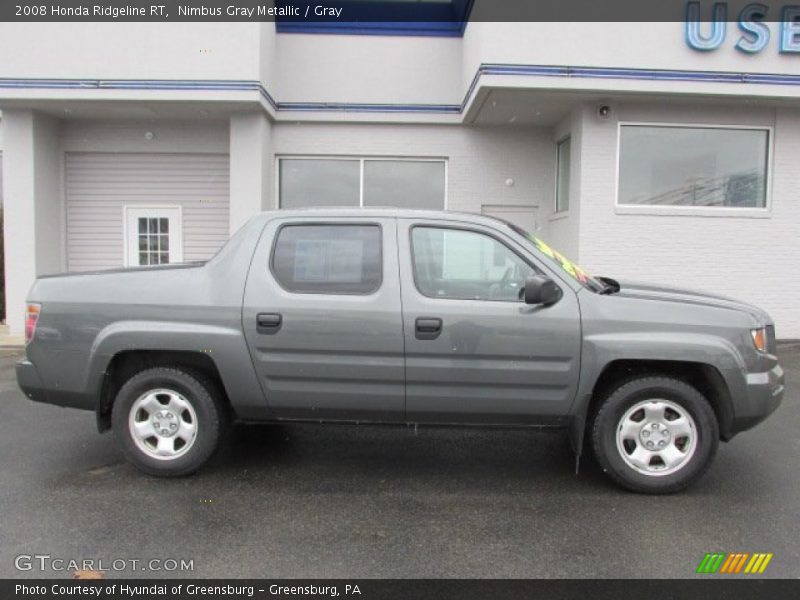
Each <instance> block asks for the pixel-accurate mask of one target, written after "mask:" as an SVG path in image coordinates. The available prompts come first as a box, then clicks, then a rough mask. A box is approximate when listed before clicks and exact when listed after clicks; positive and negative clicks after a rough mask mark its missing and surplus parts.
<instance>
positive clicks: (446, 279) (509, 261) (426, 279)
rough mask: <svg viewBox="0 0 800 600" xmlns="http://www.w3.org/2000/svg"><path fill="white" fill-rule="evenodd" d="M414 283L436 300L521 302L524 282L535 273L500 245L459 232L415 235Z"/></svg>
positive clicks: (417, 232)
mask: <svg viewBox="0 0 800 600" xmlns="http://www.w3.org/2000/svg"><path fill="white" fill-rule="evenodd" d="M411 237H412V245H413V252H414V279H415V281H416V284H417V288H418V289H419V291H420V292H421V293H422V294H424V295H425V296H430V297H434V298H457V299H463V300H504V301H513V302H518V301H519V290H520V288H522V287H523V286H524V285H525V280H526V279H527V278H528V277H530V276H531V275H533V274H535V273H536V270H535V269H534V268H533V267H531V266H530V265H528V263H526V262H525V261H524V260H523V259H522V258H520V257H519V256H518V255H517V254H516V253H515V252H513V251H512V250H510V249H509V248H508V247H507V246H506V245H505V244H503V243H501V242H499V241H498V240H496V239H494V238H492V237H490V236H488V235H484V234H482V233H477V232H474V231H464V230H459V229H437V228H434V227H415V228H414V229H413V230H412V234H411Z"/></svg>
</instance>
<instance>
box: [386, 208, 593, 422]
mask: <svg viewBox="0 0 800 600" xmlns="http://www.w3.org/2000/svg"><path fill="white" fill-rule="evenodd" d="M398 240H399V243H400V268H401V275H402V281H403V282H404V285H403V293H402V299H403V321H404V329H405V342H406V411H407V418H408V420H409V421H415V422H417V421H418V422H426V421H427V422H441V423H448V422H450V423H455V422H482V423H497V424H503V423H543V422H547V421H549V420H552V421H558V420H559V418H560V417H561V416H563V415H564V414H565V413H566V412H567V411H568V409H569V407H570V404H571V402H572V400H573V398H574V395H575V392H576V389H577V383H578V373H579V358H580V317H579V311H578V303H577V298H576V295H575V293H574V292H573V291H572V290H571V289H570V288H569V287H567V286H566V285H565V284H563V282H562V283H561V287H562V289H563V291H564V295H563V297H562V298H561V300H560V301H559V302H558V303H556V304H555V305H553V306H549V307H546V308H545V307H541V306H530V305H526V304H524V303H523V302H522V301H521V300H519V291H520V288H521V287H522V286H523V284H524V282H525V279H526V278H527V277H528V276H530V275H531V274H534V273H536V272H537V271H539V270H542V266H541V265H536V264H535V261H534V259H533V257H532V256H531V255H528V254H526V251H525V250H524V249H523V248H522V247H521V246H519V245H518V242H515V241H514V240H513V239H512V238H511V237H509V236H508V235H506V234H505V233H504V232H502V231H501V230H500V224H498V228H497V229H494V228H490V227H480V226H474V225H470V224H464V225H463V226H461V225H459V224H458V223H456V222H453V221H436V220H417V219H399V220H398ZM406 282H408V283H406ZM557 282H558V280H557Z"/></svg>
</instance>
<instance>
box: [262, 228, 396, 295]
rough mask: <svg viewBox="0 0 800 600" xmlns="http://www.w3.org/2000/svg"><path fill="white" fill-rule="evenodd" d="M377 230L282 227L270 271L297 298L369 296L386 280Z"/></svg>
mask: <svg viewBox="0 0 800 600" xmlns="http://www.w3.org/2000/svg"><path fill="white" fill-rule="evenodd" d="M381 244H382V238H381V228H380V226H379V225H349V224H348V225H340V224H330V225H327V224H314V225H284V226H283V227H281V229H280V230H279V231H278V237H277V239H276V241H275V245H274V247H273V251H272V260H271V263H270V264H271V268H272V273H273V275H274V276H275V279H276V280H277V281H278V283H279V284H280V285H281V287H283V288H284V289H285V290H287V291H289V292H293V293H298V294H361V295H364V294H371V293H372V292H374V291H376V290H377V289H378V288H379V287H380V285H381V281H382V279H383V269H382V258H381V257H382V252H381Z"/></svg>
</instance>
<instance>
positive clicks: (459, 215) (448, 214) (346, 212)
mask: <svg viewBox="0 0 800 600" xmlns="http://www.w3.org/2000/svg"><path fill="white" fill-rule="evenodd" d="M263 214H264V215H266V216H268V217H307V216H320V217H390V218H406V219H420V218H424V219H444V220H449V221H464V220H469V221H475V220H478V221H480V220H484V219H485V220H487V221H491V222H493V223H498V222H499V223H505V221H503V220H502V219H499V218H497V217H492V216H489V215H482V214H478V213H471V212H465V211H455V210H422V209H411V208H396V207H393V206H385V207H384V206H371V207H369V208H361V207H352V206H341V207H339V206H326V207H313V208H282V209H280V210H271V211H265V212H264V213H263Z"/></svg>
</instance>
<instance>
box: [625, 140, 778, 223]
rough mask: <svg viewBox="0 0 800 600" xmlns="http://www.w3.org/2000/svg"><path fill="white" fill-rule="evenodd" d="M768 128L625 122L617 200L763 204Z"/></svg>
mask: <svg viewBox="0 0 800 600" xmlns="http://www.w3.org/2000/svg"><path fill="white" fill-rule="evenodd" d="M768 143H769V132H768V131H766V130H753V129H716V128H708V127H706V128H703V127H653V126H640V125H625V126H623V127H622V130H621V139H620V170H619V203H620V204H647V205H656V206H744V207H763V206H766V189H767V145H768Z"/></svg>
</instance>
